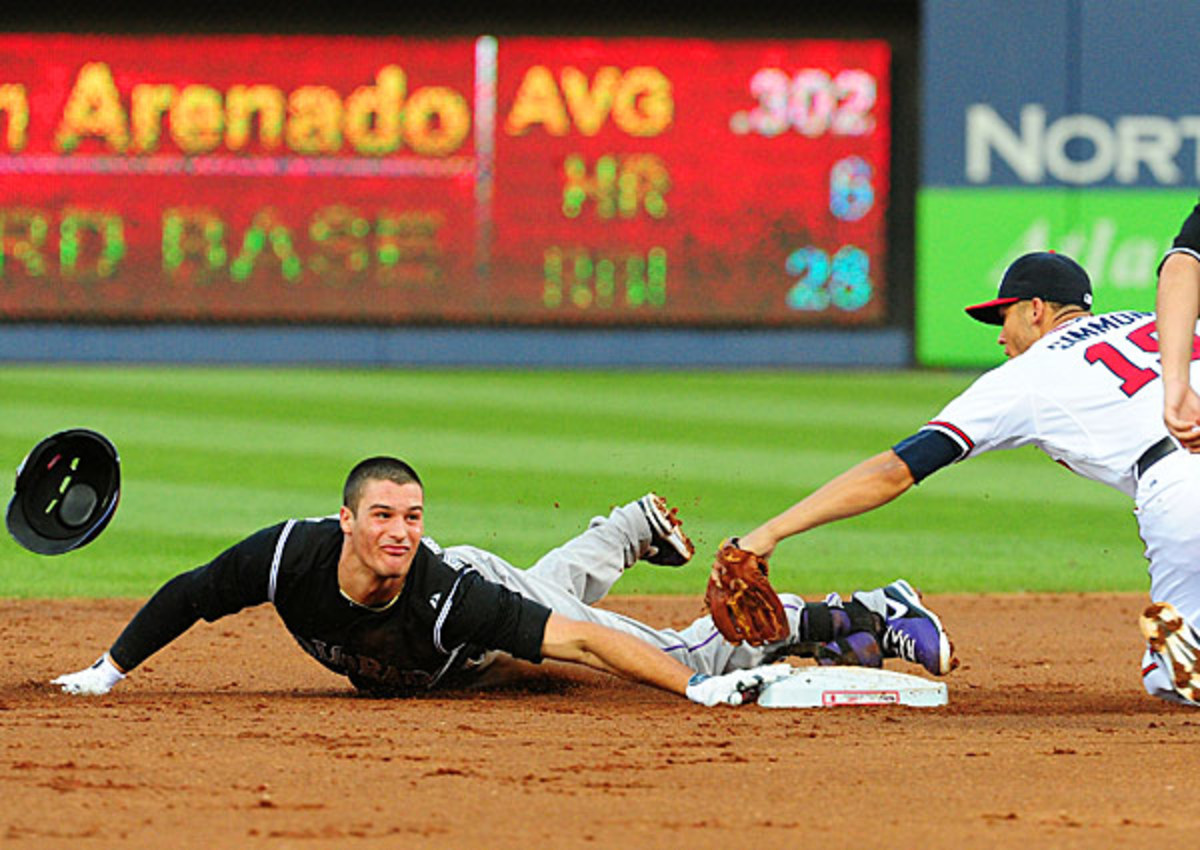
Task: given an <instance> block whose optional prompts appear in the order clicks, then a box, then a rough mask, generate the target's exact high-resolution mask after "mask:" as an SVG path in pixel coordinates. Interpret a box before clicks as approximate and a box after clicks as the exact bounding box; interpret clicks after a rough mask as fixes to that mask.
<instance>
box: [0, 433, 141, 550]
mask: <svg viewBox="0 0 1200 850" xmlns="http://www.w3.org/2000/svg"><path fill="white" fill-rule="evenodd" d="M120 495H121V462H120V458H119V457H118V456H117V450H116V448H115V447H114V446H113V444H112V443H110V442H109V441H108V439H107V438H106V437H104V435H102V434H98V433H96V432H95V431H89V430H87V429H86V428H73V429H71V430H68V431H59V432H58V433H57V434H51V435H50V436H49V437H47V438H46V439H44V440H42V441H41V442H40V443H38V444H37V445H36V446H34V447H33V450H32V451H31V452H30V453H29V454H28V455H26V457H25V460H23V461H21V465H20V466H19V467H17V481H16V484H15V485H14V486H13V496H12V499H11V500H10V501H9V503H8V514H7V515H6V516H5V524H6V525H7V526H8V533H9V534H11V535H12V537H13V539H14V540H16V541H17V542H18V543H20V544H21V545H22V546H24V547H25V548H26V549H28V550H29V551H31V552H36V553H37V554H39V555H61V554H62V553H64V552H70V551H71V550H72V549H78V548H79V547H80V546H82V545H84V544H85V543H87V542H89V541H91V540H94V539H95V538H96V536H97V535H98V534H99V533H100V532H101V531H103V530H104V526H106V525H108V521H109V520H110V519H112V516H113V513H114V512H115V511H116V509H117V501H118V500H119V498H120Z"/></svg>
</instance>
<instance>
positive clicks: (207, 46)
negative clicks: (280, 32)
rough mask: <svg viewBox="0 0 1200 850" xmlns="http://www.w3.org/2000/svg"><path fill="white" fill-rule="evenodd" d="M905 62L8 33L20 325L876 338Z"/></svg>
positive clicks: (818, 47)
mask: <svg viewBox="0 0 1200 850" xmlns="http://www.w3.org/2000/svg"><path fill="white" fill-rule="evenodd" d="M890 60H891V54H890V49H889V47H888V44H887V43H886V42H885V41H878V40H854V41H844V40H824V39H821V40H701V39H692V38H688V39H671V38H662V37H653V38H645V37H621V38H583V37H569V38H567V37H513V38H507V37H504V38H496V37H491V36H481V37H476V38H452V39H409V38H398V37H386V38H360V37H345V36H339V37H318V36H261V35H254V36H250V35H238V36H177V35H170V36H167V35H156V36H92V35H88V36H85V35H58V34H28V35H19V34H8V35H0V187H3V188H2V189H0V320H60V319H72V320H76V319H82V320H92V321H156V322H157V321H233V322H248V321H254V322H261V321H289V322H321V323H331V322H337V323H342V322H367V323H401V322H459V323H463V322H465V323H497V322H504V323H515V324H527V325H536V324H545V323H550V324H556V325H590V326H597V325H624V326H631V325H633V326H636V325H645V324H678V325H709V326H712V325H740V326H745V325H751V326H761V327H795V326H802V325H830V324H832V325H856V324H874V325H878V324H880V323H881V322H883V321H884V319H885V318H886V313H887V295H888V287H887V283H888V282H887V279H886V275H885V272H886V256H887V244H886V238H885V237H886V222H887V210H888V190H889V179H890V159H889V155H890V114H891V92H890V77H889V70H890Z"/></svg>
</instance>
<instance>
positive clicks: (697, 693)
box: [687, 664, 792, 705]
mask: <svg viewBox="0 0 1200 850" xmlns="http://www.w3.org/2000/svg"><path fill="white" fill-rule="evenodd" d="M791 674H792V666H791V665H790V664H767V665H764V666H762V667H751V668H750V669H749V670H735V671H734V672H732V673H725V674H724V675H722V676H709V675H708V674H707V673H697V674H696V675H695V676H692V678H691V679H690V680H689V681H688V686H687V698H688V699H690V700H691V701H692V702H698V703H700V704H701V705H722V704H724V705H742V704H744V703H751V702H754V701H755V700H757V699H758V695H759V694H760V693H762V690H763V688H765V687H766V686H767V685H770V684H772V683H774V682H778V681H779V680H780V679H786V678H787V677H788V676H790V675H791Z"/></svg>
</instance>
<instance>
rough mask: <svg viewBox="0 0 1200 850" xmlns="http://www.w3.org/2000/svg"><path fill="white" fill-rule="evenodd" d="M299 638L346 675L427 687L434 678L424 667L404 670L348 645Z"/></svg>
mask: <svg viewBox="0 0 1200 850" xmlns="http://www.w3.org/2000/svg"><path fill="white" fill-rule="evenodd" d="M295 637H296V642H297V643H299V644H300V646H301V647H302V648H303V649H304V651H305V652H307V653H308V654H309V655H311V656H312V657H313V658H315V659H317V660H318V661H320V662H321V663H322V664H324V665H325V666H326V667H328V668H329V669H331V670H333V671H334V672H336V673H340V674H342V675H343V676H360V677H362V678H363V679H367V680H369V681H371V682H375V683H378V684H380V685H384V686H387V687H389V688H404V689H412V688H427V687H429V686H430V685H431V684H432V683H433V681H434V677H433V675H432V674H430V673H427V672H426V671H424V670H401V669H400V668H398V667H396V666H395V665H393V664H387V663H384V662H382V661H380V660H379V659H378V658H375V657H373V656H369V655H360V654H356V653H353V652H347V651H346V649H345V647H343V646H339V645H337V644H330V643H327V642H326V641H322V640H316V639H312V638H302V637H300V636H299V635H296V636H295Z"/></svg>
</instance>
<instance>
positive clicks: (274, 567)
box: [267, 519, 296, 604]
mask: <svg viewBox="0 0 1200 850" xmlns="http://www.w3.org/2000/svg"><path fill="white" fill-rule="evenodd" d="M295 525H296V521H295V520H294V519H289V520H288V521H287V523H286V524H285V525H284V526H283V530H282V531H280V532H279V539H278V540H277V541H275V554H274V556H273V557H272V558H271V576H270V578H269V579H268V580H267V600H268V601H269V602H271V604H274V603H275V588H276V587H278V586H279V565H280V564H281V563H283V547H284V546H285V545H286V544H287V539H288V535H289V534H291V533H292V529H293V528H294V527H295Z"/></svg>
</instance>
